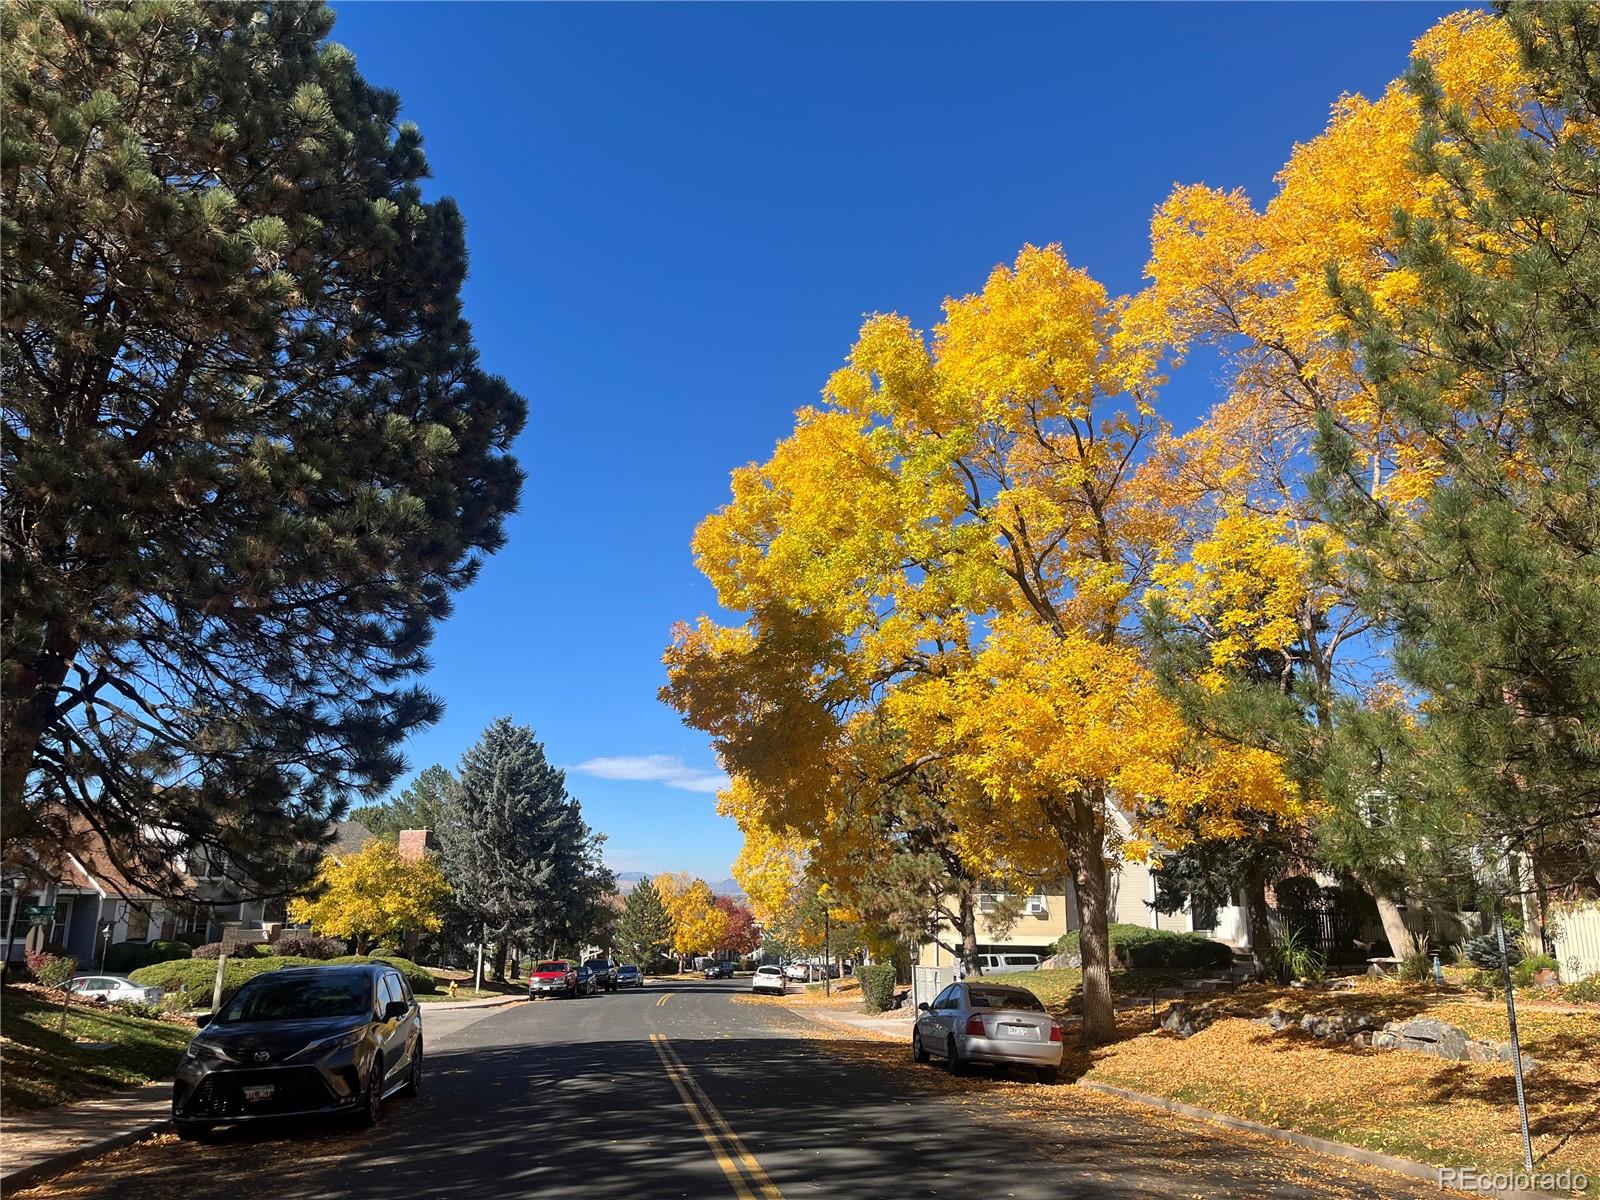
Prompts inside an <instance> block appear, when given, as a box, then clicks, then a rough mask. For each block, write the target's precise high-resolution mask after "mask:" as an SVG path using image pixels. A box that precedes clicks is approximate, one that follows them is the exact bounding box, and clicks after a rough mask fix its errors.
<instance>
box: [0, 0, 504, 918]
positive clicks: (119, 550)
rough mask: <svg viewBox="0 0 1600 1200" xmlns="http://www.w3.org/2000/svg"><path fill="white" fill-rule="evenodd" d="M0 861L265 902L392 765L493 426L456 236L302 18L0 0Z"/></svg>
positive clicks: (378, 109)
mask: <svg viewBox="0 0 1600 1200" xmlns="http://www.w3.org/2000/svg"><path fill="white" fill-rule="evenodd" d="M0 22H3V25H0V46H3V61H0V68H3V69H0V75H3V77H4V87H3V92H0V123H3V124H4V127H5V155H4V164H3V166H0V182H3V187H4V195H5V208H4V216H3V226H0V277H3V278H0V283H3V293H0V305H3V308H4V320H3V323H0V392H3V394H4V437H3V446H0V476H3V479H4V494H3V508H4V518H3V526H0V529H3V533H0V546H3V552H4V561H3V570H0V578H3V593H0V638H3V641H4V654H5V660H4V667H3V677H0V690H3V692H4V722H3V724H4V732H3V740H0V794H3V801H4V811H3V814H0V818H3V824H4V827H5V838H6V841H7V844H8V845H9V844H10V843H12V842H14V841H16V840H19V839H25V840H30V841H33V842H35V843H40V844H43V845H44V846H45V847H46V848H48V846H49V844H50V843H52V842H54V843H55V844H56V845H59V844H60V843H61V841H62V840H63V839H64V837H65V836H66V834H67V832H68V830H69V829H70V828H77V827H81V826H82V825H84V824H87V825H88V826H90V827H92V828H93V829H94V830H95V831H96V832H97V834H98V835H99V836H100V838H101V839H102V840H103V841H104V842H105V843H106V847H105V848H106V850H107V851H108V852H109V853H110V854H111V855H112V856H113V857H114V858H115V859H117V860H118V861H117V865H118V866H119V867H120V869H121V871H122V873H123V875H125V876H126V877H127V878H128V879H129V880H130V881H132V882H134V883H135V884H136V885H141V886H146V887H150V888H152V889H154V890H157V891H163V892H167V893H169V894H171V893H173V892H174V891H175V889H177V888H178V887H179V881H178V879H177V878H176V877H175V875H174V873H173V871H172V869H171V864H172V863H174V862H177V861H181V860H182V859H183V857H184V856H185V854H186V853H188V852H189V851H192V850H194V849H196V848H199V847H205V848H208V849H210V850H213V851H217V852H220V853H219V854H216V855H214V858H220V859H224V860H226V861H228V862H230V863H232V864H233V865H234V867H235V868H237V870H238V871H239V872H240V873H244V874H247V875H248V876H249V877H250V878H251V879H252V880H253V881H254V882H255V883H256V884H257V885H258V886H259V888H260V889H261V891H262V892H263V893H267V892H273V891H283V890H285V889H289V888H292V887H293V886H294V884H295V883H296V882H297V881H298V880H300V879H303V878H304V877H305V875H306V874H307V873H308V871H309V870H310V869H311V868H312V867H314V864H315V860H316V857H317V849H318V847H319V844H320V843H321V841H322V840H323V838H324V837H325V830H326V828H327V824H328V821H329V819H330V818H331V817H336V816H338V815H339V814H340V813H341V812H342V811H343V809H344V807H345V805H347V804H348V803H349V802H351V801H352V800H364V799H372V798H374V797H376V796H378V795H381V794H382V792H383V791H384V790H385V789H387V788H388V787H389V786H390V784H391V783H392V782H393V780H394V778H395V777H396V776H397V775H398V774H399V772H400V771H401V769H402V768H403V765H404V764H403V760H402V759H401V757H400V755H399V753H398V747H399V745H400V744H401V742H402V741H403V740H404V739H405V738H406V737H407V736H408V735H409V734H411V733H413V732H415V731H416V730H418V729H420V728H423V727H425V726H426V725H428V724H430V723H431V722H433V721H434V720H436V719H437V717H438V715H439V711H440V705H439V702H438V701H437V700H436V699H435V698H434V697H432V696H430V695H429V694H428V693H427V692H425V691H423V690H422V689H420V688H419V687H416V686H414V684H413V683H412V682H410V681H411V680H413V679H414V678H415V677H416V676H417V675H418V674H419V673H420V672H422V671H424V670H425V669H426V667H427V659H426V655H425V651H426V648H427V645H428V643H429V640H430V637H431V632H432V628H433V626H434V624H435V622H437V621H438V620H440V619H441V618H443V617H444V616H445V615H447V614H448V612H449V611H450V603H451V601H450V597H451V594H452V593H453V592H455V591H457V590H459V589H460V588H463V587H465V586H466V585H467V584H469V583H470V582H471V581H472V579H473V577H474V575H475V574H476V572H477V569H478V566H479V563H480V561H481V559H482V556H483V555H485V554H487V553H491V552H493V551H494V550H496V549H497V548H498V547H499V546H500V545H501V543H502V541H503V540H504V533H503V528H502V526H503V520H504V517H505V515H506V514H507V513H509V512H510V511H512V510H513V508H514V507H515V505H516V502H517V496H518V492H519V489H520V483H521V473H520V471H519V470H518V468H517V465H516V463H515V461H514V460H513V459H512V458H511V456H510V455H509V453H508V449H509V447H510V445H511V442H512V439H513V438H514V437H515V436H516V435H517V433H518V431H519V430H520V429H521V427H522V424H523V421H524V416H525V405H524V402H523V401H522V399H521V398H520V397H519V396H517V395H516V394H515V393H514V392H512V391H511V390H510V389H509V388H508V387H507V386H506V384H505V383H504V382H502V381H501V380H499V379H496V378H494V377H492V376H489V375H487V374H485V373H484V372H483V371H482V370H481V369H480V368H479V366H478V363H477V352H476V350H475V349H474V346H473V342H472V336H471V330H470V328H469V327H468V325H467V323H466V322H465V321H464V320H463V319H462V314H461V299H460V289H461V284H462V281H463V279H464V277H465V273H466V246H465V236H464V232H463V226H462V220H461V216H460V214H459V212H458V211H457V209H456V207H455V205H454V204H453V203H452V202H451V201H449V200H448V199H445V200H438V201H425V200H424V199H423V198H422V192H421V189H420V180H422V179H423V178H424V177H425V176H426V174H427V163H426V160H425V159H424V157H423V154H422V150H421V135H420V134H419V133H418V132H417V130H416V128H415V127H414V126H412V125H410V124H409V123H405V122H401V121H400V119H399V109H400V102H399V98H398V97H397V96H396V95H395V94H394V93H393V92H390V91H385V90H383V89H379V88H374V87H371V86H369V85H368V84H367V83H366V82H365V81H364V80H363V79H362V77H361V76H360V75H359V74H358V73H357V72H356V69H355V63H354V59H353V58H352V56H351V55H350V53H349V52H348V51H346V50H344V49H343V48H342V47H339V46H337V45H333V44H331V43H329V42H328V41H327V40H326V37H327V35H328V33H329V30H330V29H331V27H332V25H333V14H332V12H331V11H330V10H329V9H328V8H326V7H324V6H322V5H319V4H265V3H238V4H194V3H175V2H155V3H142V2H141V3H132V2H126V0H125V2H123V3H97V4H92V5H88V4H45V3H17V4H7V5H5V6H4V7H3V8H0Z"/></svg>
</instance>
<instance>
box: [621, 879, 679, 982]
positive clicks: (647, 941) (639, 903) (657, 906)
mask: <svg viewBox="0 0 1600 1200" xmlns="http://www.w3.org/2000/svg"><path fill="white" fill-rule="evenodd" d="M616 945H617V948H618V949H619V950H621V951H622V953H623V954H625V955H627V956H628V957H629V958H630V959H632V960H633V961H634V962H636V963H638V964H639V965H640V966H641V967H648V966H649V965H650V964H651V963H653V962H655V961H657V960H658V959H661V958H665V957H666V954H667V951H668V950H670V949H671V948H672V917H671V915H670V914H668V912H667V908H666V905H664V904H662V902H661V893H660V892H658V891H656V885H655V884H653V883H651V882H650V877H649V876H648V875H647V876H645V878H643V879H641V880H639V882H638V883H637V884H636V885H635V886H634V889H633V891H631V892H629V893H628V895H627V898H626V899H625V900H624V901H623V904H622V915H621V917H620V918H619V919H618V921H617V930H616Z"/></svg>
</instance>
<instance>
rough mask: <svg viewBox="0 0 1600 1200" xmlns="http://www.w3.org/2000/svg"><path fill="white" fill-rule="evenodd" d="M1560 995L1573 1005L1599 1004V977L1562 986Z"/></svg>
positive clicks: (1595, 976) (1591, 976) (1590, 977)
mask: <svg viewBox="0 0 1600 1200" xmlns="http://www.w3.org/2000/svg"><path fill="white" fill-rule="evenodd" d="M1561 995H1562V996H1563V997H1564V998H1565V999H1567V1000H1571V1001H1572V1002H1573V1003H1575V1004H1600V975H1590V976H1588V977H1587V978H1584V979H1578V980H1574V981H1573V982H1572V983H1568V984H1563V985H1562V988H1561Z"/></svg>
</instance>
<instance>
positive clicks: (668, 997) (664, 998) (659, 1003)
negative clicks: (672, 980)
mask: <svg viewBox="0 0 1600 1200" xmlns="http://www.w3.org/2000/svg"><path fill="white" fill-rule="evenodd" d="M671 999H672V993H671V992H668V993H667V994H666V995H664V996H662V997H661V999H659V1000H657V1001H656V1007H657V1008H660V1007H661V1006H662V1005H663V1004H665V1003H666V1002H667V1001H668V1000H671Z"/></svg>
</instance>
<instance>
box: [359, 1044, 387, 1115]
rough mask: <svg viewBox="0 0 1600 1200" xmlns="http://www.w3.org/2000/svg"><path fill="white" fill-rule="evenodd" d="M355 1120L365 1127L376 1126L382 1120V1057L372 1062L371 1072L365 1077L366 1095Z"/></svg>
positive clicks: (379, 1056) (377, 1057)
mask: <svg viewBox="0 0 1600 1200" xmlns="http://www.w3.org/2000/svg"><path fill="white" fill-rule="evenodd" d="M356 1119H357V1120H358V1121H359V1122H360V1123H361V1124H362V1125H366V1126H369V1127H370V1126H373V1125H376V1124H377V1123H378V1122H379V1121H381V1120H382V1119H383V1055H381V1054H380V1055H378V1056H376V1057H375V1058H374V1059H373V1060H372V1069H371V1072H370V1073H369V1074H368V1075H367V1094H366V1096H365V1097H364V1098H363V1099H362V1101H361V1111H360V1112H359V1113H357V1114H356Z"/></svg>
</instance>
